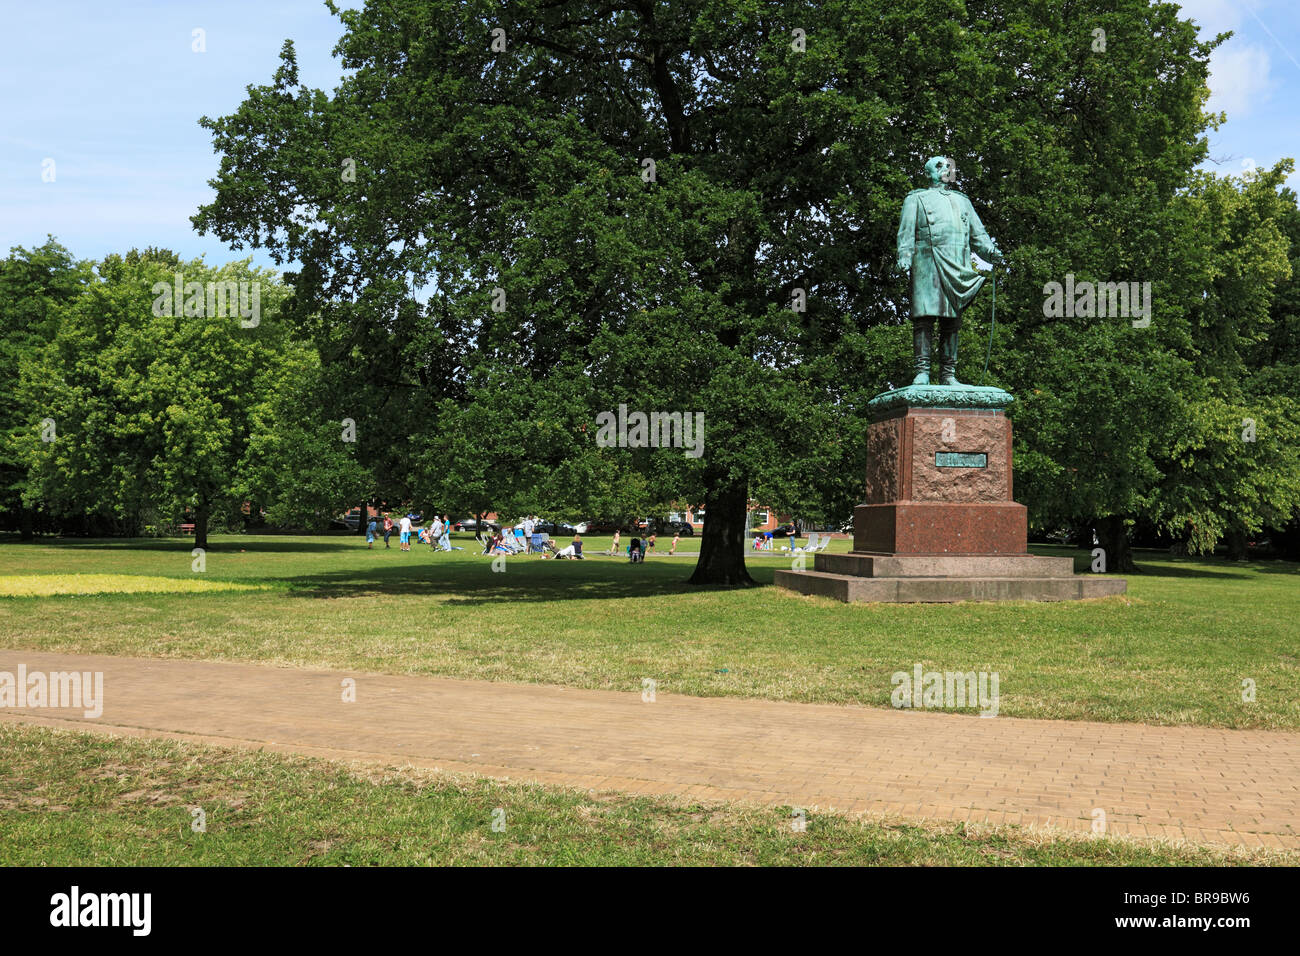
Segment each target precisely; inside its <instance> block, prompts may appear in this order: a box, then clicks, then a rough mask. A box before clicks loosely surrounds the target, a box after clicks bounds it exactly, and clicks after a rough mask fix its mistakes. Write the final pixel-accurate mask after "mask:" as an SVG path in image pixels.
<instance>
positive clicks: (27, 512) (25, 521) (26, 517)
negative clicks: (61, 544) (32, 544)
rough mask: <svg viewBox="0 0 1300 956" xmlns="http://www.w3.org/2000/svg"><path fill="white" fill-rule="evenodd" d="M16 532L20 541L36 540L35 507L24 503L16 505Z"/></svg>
mask: <svg viewBox="0 0 1300 956" xmlns="http://www.w3.org/2000/svg"><path fill="white" fill-rule="evenodd" d="M18 532H19V540H20V541H35V540H36V515H35V509H33V508H29V507H28V506H27V505H24V504H20V505H19V506H18Z"/></svg>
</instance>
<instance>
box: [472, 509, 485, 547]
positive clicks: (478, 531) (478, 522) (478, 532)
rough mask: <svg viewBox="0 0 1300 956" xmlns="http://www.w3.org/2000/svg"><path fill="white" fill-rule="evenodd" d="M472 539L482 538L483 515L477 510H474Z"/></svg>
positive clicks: (479, 539) (480, 539) (478, 539)
mask: <svg viewBox="0 0 1300 956" xmlns="http://www.w3.org/2000/svg"><path fill="white" fill-rule="evenodd" d="M474 540H475V541H482V540H483V515H482V514H480V513H479V512H477V511H476V512H474Z"/></svg>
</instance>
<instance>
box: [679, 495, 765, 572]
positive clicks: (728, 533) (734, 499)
mask: <svg viewBox="0 0 1300 956" xmlns="http://www.w3.org/2000/svg"><path fill="white" fill-rule="evenodd" d="M705 487H706V488H707V489H708V491H706V492H705V496H704V531H703V533H702V535H701V537H700V559H699V561H698V562H697V563H696V565H695V573H694V574H692V575H691V580H690V583H691V584H712V585H724V586H728V587H738V586H745V585H752V584H754V583H755V582H754V579H753V578H751V577H750V576H749V571H748V570H747V569H746V568H745V520H746V518H747V517H748V513H749V512H748V509H749V485H748V483H747V482H745V481H743V480H742V481H735V480H734V479H729V478H727V477H726V476H725V475H717V474H715V475H714V476H713V480H712V481H708V480H707V476H706V485H705Z"/></svg>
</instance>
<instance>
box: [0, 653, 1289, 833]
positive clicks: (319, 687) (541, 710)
mask: <svg viewBox="0 0 1300 956" xmlns="http://www.w3.org/2000/svg"><path fill="white" fill-rule="evenodd" d="M20 663H22V664H26V665H27V669H28V671H29V672H31V671H36V670H41V671H47V672H48V671H64V670H91V671H102V672H103V674H104V697H105V703H104V708H103V715H102V716H101V717H100V718H98V719H94V720H91V719H85V718H84V717H83V716H82V713H81V711H80V710H77V711H69V710H59V711H55V710H43V711H35V710H20V709H8V710H0V720H5V721H25V722H28V723H37V724H43V725H47V726H62V727H73V728H78V729H89V730H99V731H107V732H111V733H121V734H139V735H146V736H166V737H173V738H177V739H186V740H199V741H203V742H208V743H216V744H221V745H237V746H254V747H265V748H269V749H275V750H283V751H289V752H295V753H304V754H313V755H318V756H325V757H332V758H345V759H363V760H370V761H383V762H392V763H396V764H404V763H410V764H413V765H416V766H423V767H438V768H442V769H447V770H461V771H474V772H478V773H483V774H488V775H491V776H496V777H509V778H511V779H515V780H534V781H538V782H542V783H551V784H564V785H569V786H581V787H597V788H607V789H614V790H624V791H630V792H636V793H646V794H677V795H682V796H687V797H695V798H701V799H723V800H745V801H757V802H762V803H775V804H783V805H793V806H800V807H806V808H809V809H816V808H820V809H826V810H830V809H834V810H837V811H841V812H847V813H863V814H870V815H881V816H885V817H890V818H896V819H908V818H932V819H938V820H972V821H981V822H990V823H1020V824H1026V825H1034V826H1048V827H1063V828H1067V829H1073V830H1088V829H1089V828H1090V827H1091V825H1092V819H1093V810H1094V808H1101V809H1102V810H1104V811H1105V814H1106V822H1107V824H1108V832H1110V833H1126V834H1132V835H1138V836H1160V837H1170V838H1176V839H1188V840H1192V841H1196V842H1223V843H1241V844H1247V845H1254V846H1259V845H1263V846H1273V847H1300V734H1293V733H1278V732H1271V731H1239V730H1210V729H1203V728H1189V727H1151V726H1144V725H1140V724H1102V723H1087V722H1077V721H1060V720H1020V719H1012V718H1007V717H997V718H993V719H986V718H979V717H974V716H959V715H953V714H941V713H932V712H929V713H927V712H906V711H895V710H885V709H876V708H864V707H845V706H836V705H827V704H794V703H780V702H773V701H757V700H738V699H729V698H709V699H705V698H695V697H678V696H673V695H669V694H663V693H659V694H658V695H657V700H656V701H655V702H654V703H646V702H643V701H642V699H641V694H640V693H639V692H638V693H618V692H612V691H591V690H577V689H573V688H565V687H552V686H542V685H518V684H500V683H490V682H480V681H466V680H449V679H443V678H432V677H396V676H385V675H375V674H364V673H355V672H354V673H348V672H343V671H338V672H336V671H309V670H293V669H286V668H276V667H269V666H265V665H255V664H233V663H220V662H210V661H209V662H199V661H172V660H146V659H136V658H122V657H104V656H94V655H71V654H40V653H31V652H26V651H8V650H0V671H8V672H10V673H16V672H17V669H18V665H19V664H20ZM345 677H353V678H355V680H356V702H355V703H344V702H343V700H342V681H343V678H345Z"/></svg>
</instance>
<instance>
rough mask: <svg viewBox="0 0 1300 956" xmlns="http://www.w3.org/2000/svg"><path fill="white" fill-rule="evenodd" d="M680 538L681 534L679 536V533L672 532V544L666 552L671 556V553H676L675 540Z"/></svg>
mask: <svg viewBox="0 0 1300 956" xmlns="http://www.w3.org/2000/svg"><path fill="white" fill-rule="evenodd" d="M681 538H682V536H681V535H680V534H674V535H673V546H672V547H671V548H669V549H668V554H669V555H670V556H671V555H674V554H676V553H677V542H678V541H680V540H681Z"/></svg>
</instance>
